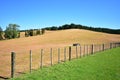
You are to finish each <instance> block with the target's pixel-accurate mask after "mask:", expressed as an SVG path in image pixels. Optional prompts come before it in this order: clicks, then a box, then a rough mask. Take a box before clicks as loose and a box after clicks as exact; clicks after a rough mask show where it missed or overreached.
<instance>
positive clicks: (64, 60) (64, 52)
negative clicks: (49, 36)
mask: <svg viewBox="0 0 120 80" xmlns="http://www.w3.org/2000/svg"><path fill="white" fill-rule="evenodd" d="M64 61H66V47H65V48H64Z"/></svg>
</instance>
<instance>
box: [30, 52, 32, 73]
mask: <svg viewBox="0 0 120 80" xmlns="http://www.w3.org/2000/svg"><path fill="white" fill-rule="evenodd" d="M31 72H32V51H31V50H30V73H31Z"/></svg>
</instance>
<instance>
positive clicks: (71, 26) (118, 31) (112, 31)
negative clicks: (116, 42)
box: [44, 23, 120, 34]
mask: <svg viewBox="0 0 120 80" xmlns="http://www.w3.org/2000/svg"><path fill="white" fill-rule="evenodd" d="M44 29H46V30H65V29H85V30H91V31H97V32H104V33H110V34H120V29H109V28H100V27H99V28H95V27H89V26H83V25H80V24H73V23H72V24H65V25H62V26H59V27H57V26H52V27H46V28H44Z"/></svg>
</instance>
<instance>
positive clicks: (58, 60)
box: [58, 48, 60, 63]
mask: <svg viewBox="0 0 120 80" xmlns="http://www.w3.org/2000/svg"><path fill="white" fill-rule="evenodd" d="M58 63H60V48H58Z"/></svg>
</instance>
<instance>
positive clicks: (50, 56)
mask: <svg viewBox="0 0 120 80" xmlns="http://www.w3.org/2000/svg"><path fill="white" fill-rule="evenodd" d="M50 61H51V66H52V48H51V50H50Z"/></svg>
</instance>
